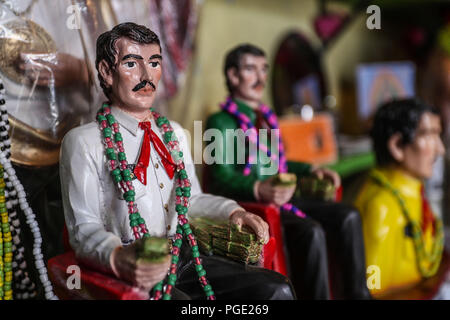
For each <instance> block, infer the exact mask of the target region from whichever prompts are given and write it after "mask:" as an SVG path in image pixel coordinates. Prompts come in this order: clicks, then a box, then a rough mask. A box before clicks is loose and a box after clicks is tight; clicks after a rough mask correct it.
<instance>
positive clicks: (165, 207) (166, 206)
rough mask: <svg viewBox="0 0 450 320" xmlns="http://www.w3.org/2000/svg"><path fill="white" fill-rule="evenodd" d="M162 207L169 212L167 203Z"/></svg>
mask: <svg viewBox="0 0 450 320" xmlns="http://www.w3.org/2000/svg"><path fill="white" fill-rule="evenodd" d="M164 209H166V211H167V212H169V205H168V204H167V203H166V204H165V205H164Z"/></svg>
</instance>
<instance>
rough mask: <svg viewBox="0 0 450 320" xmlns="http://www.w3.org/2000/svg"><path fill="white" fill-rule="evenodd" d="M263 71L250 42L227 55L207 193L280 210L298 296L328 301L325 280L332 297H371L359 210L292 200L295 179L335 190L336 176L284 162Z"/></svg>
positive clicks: (213, 119) (213, 122)
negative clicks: (225, 92) (309, 179)
mask: <svg viewBox="0 0 450 320" xmlns="http://www.w3.org/2000/svg"><path fill="white" fill-rule="evenodd" d="M267 72H268V63H267V60H266V57H265V53H264V51H262V50H261V49H259V48H257V47H255V46H253V45H250V44H244V45H239V46H237V47H235V48H233V49H232V50H231V51H229V53H228V54H227V56H226V58H225V66H224V75H225V78H226V84H227V87H228V91H229V94H230V96H229V97H228V99H227V100H226V101H225V102H224V103H222V104H221V108H222V111H219V112H217V113H215V114H213V115H211V116H210V117H209V118H208V121H207V125H206V129H218V130H219V131H220V133H221V134H220V135H214V136H215V138H214V139H211V141H210V142H209V144H208V145H207V146H206V148H207V149H205V151H208V150H210V151H211V159H206V162H207V164H210V165H209V166H208V168H207V177H208V182H207V187H208V189H209V190H208V191H210V192H212V193H217V194H221V195H224V196H227V197H230V198H233V199H236V200H240V201H255V202H264V203H274V204H276V205H278V206H280V207H281V211H282V214H281V222H282V226H283V232H284V239H285V247H286V249H287V256H288V260H289V261H288V262H289V263H288V269H289V277H290V278H291V281H292V283H293V285H294V287H295V290H296V292H297V296H298V297H299V298H303V299H328V298H329V297H330V286H329V283H328V279H331V292H332V295H333V297H334V298H338V299H366V298H370V294H369V292H368V289H367V286H366V280H365V279H366V277H365V273H366V270H365V255H364V245H363V238H362V230H361V220H360V215H359V213H358V211H357V210H356V209H354V208H353V207H351V206H347V205H344V204H340V203H335V202H331V201H318V200H311V199H309V200H305V199H303V198H302V199H301V198H300V197H299V196H297V195H294V193H295V190H296V183H292V181H295V179H293V180H292V179H291V178H292V174H295V176H294V178H295V177H297V180H301V179H302V178H303V177H307V176H311V175H313V176H314V175H315V176H316V177H317V178H318V179H321V180H322V179H328V180H329V181H331V183H332V184H334V187H338V186H339V185H340V178H339V176H338V174H337V173H336V172H334V171H331V170H328V169H325V168H314V167H313V166H311V165H309V164H306V163H295V162H289V161H287V160H286V158H285V156H284V149H283V145H282V139H281V137H280V136H279V130H277V129H278V124H277V118H276V116H275V114H274V113H273V112H272V111H271V110H270V108H268V107H267V106H265V105H264V104H263V103H262V96H263V92H264V88H265V85H266V80H267ZM208 148H209V149H208ZM299 148H301V145H299ZM206 154H207V152H206ZM208 160H209V161H208ZM289 173H291V175H289ZM322 181H323V180H322ZM329 264H330V266H331V267H330V270H329V269H328V265H329ZM329 273H330V274H329Z"/></svg>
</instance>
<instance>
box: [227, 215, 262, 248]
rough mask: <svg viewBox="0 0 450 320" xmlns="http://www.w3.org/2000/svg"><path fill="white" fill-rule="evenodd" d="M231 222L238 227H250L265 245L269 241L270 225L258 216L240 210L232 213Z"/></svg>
mask: <svg viewBox="0 0 450 320" xmlns="http://www.w3.org/2000/svg"><path fill="white" fill-rule="evenodd" d="M230 222H231V223H233V224H236V225H237V226H238V227H242V226H244V225H245V226H248V227H250V228H251V229H252V230H253V231H254V232H255V234H256V236H257V237H258V239H260V240H261V241H263V242H264V244H266V243H267V242H268V241H269V225H268V224H267V222H265V221H264V220H263V219H262V218H261V217H259V216H257V215H256V214H253V213H250V212H247V211H244V210H242V209H238V210H235V211H234V212H232V213H231V215H230Z"/></svg>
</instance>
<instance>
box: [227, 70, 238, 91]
mask: <svg viewBox="0 0 450 320" xmlns="http://www.w3.org/2000/svg"><path fill="white" fill-rule="evenodd" d="M227 77H228V80H230V83H231V85H232V86H233V87H237V86H238V85H239V75H238V70H237V69H236V68H230V69H228V70H227Z"/></svg>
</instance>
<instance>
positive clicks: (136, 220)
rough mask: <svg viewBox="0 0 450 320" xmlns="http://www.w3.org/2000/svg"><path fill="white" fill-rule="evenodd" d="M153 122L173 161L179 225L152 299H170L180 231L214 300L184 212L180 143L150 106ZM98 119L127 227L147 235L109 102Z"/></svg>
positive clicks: (186, 191)
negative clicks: (125, 210)
mask: <svg viewBox="0 0 450 320" xmlns="http://www.w3.org/2000/svg"><path fill="white" fill-rule="evenodd" d="M150 110H151V112H152V115H153V118H154V119H155V122H156V125H157V126H158V128H159V129H160V131H161V134H162V136H163V140H164V143H165V144H166V146H167V148H168V150H169V152H170V153H171V155H172V158H173V159H174V161H175V164H176V173H175V182H176V188H175V194H176V198H175V199H176V202H175V204H176V207H175V210H176V212H177V213H178V225H177V229H176V233H175V235H174V241H173V247H172V252H171V253H172V261H171V265H170V269H169V270H170V271H169V276H168V281H167V285H166V288H165V290H164V293H163V285H164V283H163V281H161V282H159V283H158V284H156V285H155V287H154V288H153V292H154V295H153V299H154V300H160V299H161V297H162V299H163V300H170V299H171V291H172V288H173V287H174V286H175V282H176V280H177V276H176V271H177V264H178V260H179V254H180V248H181V245H182V239H183V234H184V235H185V236H186V237H187V239H188V241H189V244H190V246H191V249H192V257H193V260H194V263H195V269H196V271H197V274H198V277H199V281H200V284H201V285H202V287H203V290H204V291H205V294H206V297H207V299H208V300H215V296H214V291H213V290H212V287H211V285H210V284H209V283H208V280H207V279H206V271H205V269H204V268H203V265H202V263H201V260H200V252H199V248H198V245H197V241H196V240H195V237H194V235H193V233H192V230H191V228H190V225H189V222H188V220H187V218H186V214H187V211H188V207H189V197H190V196H191V183H190V181H189V179H188V176H187V173H186V170H185V165H184V162H183V152H182V151H181V150H180V144H179V142H178V140H177V138H176V136H175V133H174V131H173V128H172V126H171V125H170V122H169V120H168V119H167V118H166V117H163V116H161V115H160V114H159V113H158V112H156V111H155V110H154V109H153V108H150ZM97 122H98V123H99V125H100V130H101V132H102V135H103V139H104V145H105V153H106V157H107V159H108V168H109V170H110V172H111V175H112V178H113V180H114V182H115V183H116V184H117V185H118V187H119V190H120V191H121V192H122V193H123V197H124V199H125V201H126V202H127V206H128V214H129V219H130V227H131V229H132V231H133V235H134V237H135V239H139V238H141V236H142V237H149V236H150V234H149V232H148V229H147V226H146V224H145V220H144V219H143V218H142V217H141V215H140V214H139V211H138V209H137V205H136V203H135V191H134V187H133V183H132V181H131V180H132V178H131V171H130V169H128V162H127V159H126V155H125V149H124V147H123V138H122V135H121V133H120V132H119V124H118V123H117V121H116V119H115V118H114V116H113V115H112V114H111V108H110V103H104V104H103V105H102V107H101V108H100V110H99V111H98V112H97Z"/></svg>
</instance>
